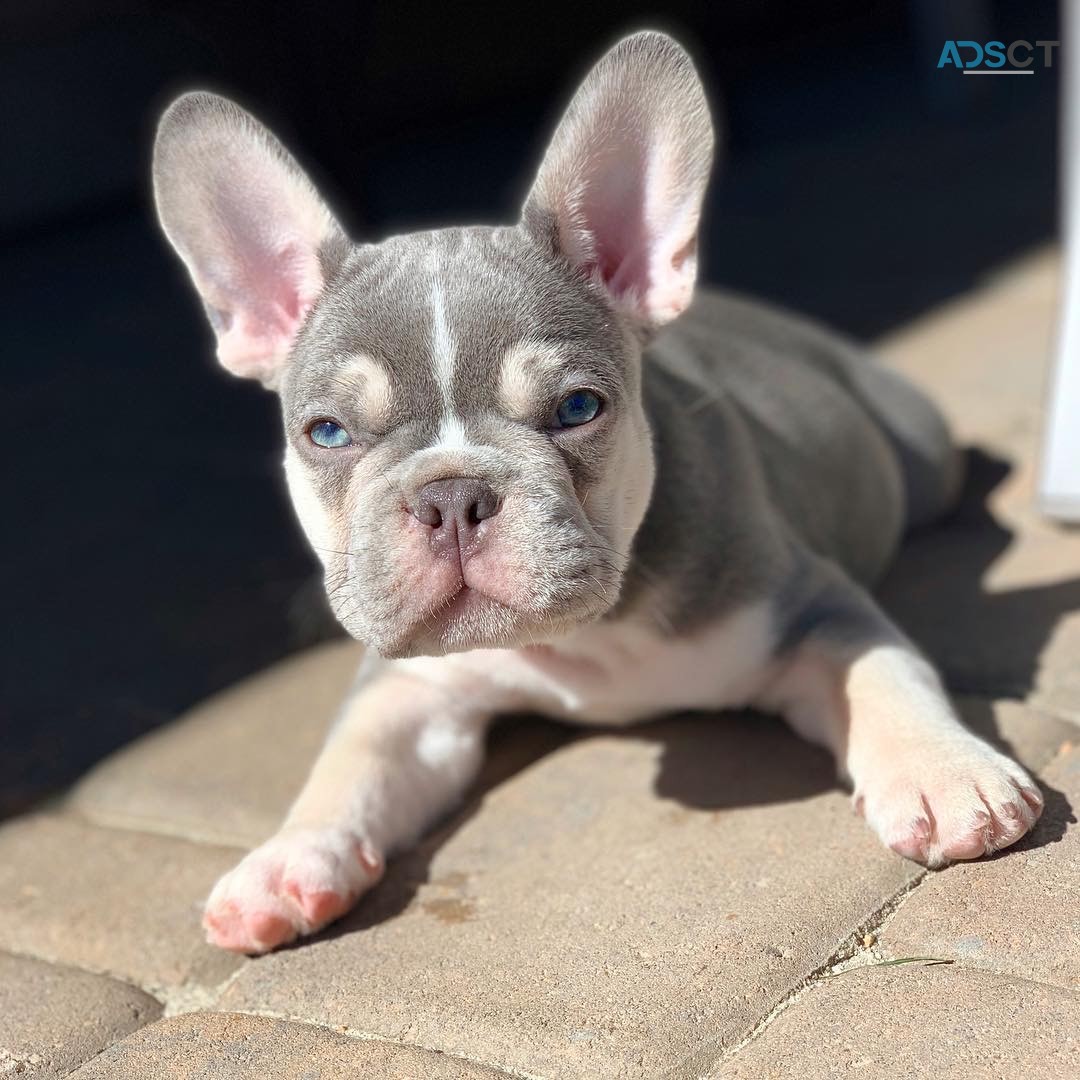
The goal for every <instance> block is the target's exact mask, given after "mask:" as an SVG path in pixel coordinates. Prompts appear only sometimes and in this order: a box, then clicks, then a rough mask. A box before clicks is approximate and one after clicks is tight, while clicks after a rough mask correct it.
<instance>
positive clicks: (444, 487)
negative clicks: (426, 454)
mask: <svg viewBox="0 0 1080 1080" xmlns="http://www.w3.org/2000/svg"><path fill="white" fill-rule="evenodd" d="M411 509H412V515H413V517H414V518H416V520H417V521H419V522H421V523H422V524H424V525H427V526H429V527H430V528H431V532H432V535H431V539H432V541H433V542H434V543H435V544H437V545H440V546H441V545H447V546H450V545H456V546H457V547H459V548H465V547H467V546H468V545H469V544H470V543H472V542H473V541H474V540H476V539H477V537H478V534H479V532H480V526H481V525H482V523H483V522H485V521H487V520H488V518H493V517H494V516H495V515H496V514H497V513H498V512H499V497H498V496H497V495H496V494H495V492H494V491H493V490H492V489H491V487H490V485H488V484H485V483H484V481H483V480H474V479H470V478H468V477H461V476H455V477H452V478H451V479H449V480H434V481H432V482H431V483H430V484H425V485H424V486H423V487H422V488H421V489H420V493H419V494H418V495H417V497H416V500H415V502H414V503H413V505H412V507H411Z"/></svg>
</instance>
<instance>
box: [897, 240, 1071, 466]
mask: <svg viewBox="0 0 1080 1080" xmlns="http://www.w3.org/2000/svg"><path fill="white" fill-rule="evenodd" d="M1060 264H1061V260H1060V254H1059V252H1058V251H1057V249H1055V248H1046V249H1043V250H1041V251H1038V252H1035V253H1033V254H1032V255H1030V256H1029V257H1027V258H1024V259H1020V260H1017V261H1016V262H1015V263H1013V264H1011V265H1010V266H1009V267H1007V268H1006V269H1005V270H1003V271H1001V272H999V273H997V274H995V275H993V276H991V277H990V278H988V279H987V280H986V281H985V282H984V283H983V285H982V287H981V288H978V289H974V290H972V291H971V292H970V293H968V294H967V295H965V296H960V297H958V298H956V299H955V300H952V301H950V302H949V303H947V304H943V305H942V306H941V307H939V308H936V309H934V310H933V311H931V312H929V313H928V314H927V315H924V316H923V317H921V318H919V319H916V320H914V321H913V322H911V323H909V324H908V325H907V326H905V327H903V328H902V329H901V330H899V331H898V332H896V333H893V334H890V335H889V336H888V337H887V338H886V339H884V340H883V341H881V342H879V343H878V344H877V346H876V349H877V352H878V353H879V354H880V355H881V356H882V357H883V358H884V359H885V360H886V361H887V362H888V363H889V365H890V366H891V367H893V368H895V369H896V370H898V371H901V372H903V373H904V374H905V375H906V376H908V377H909V378H910V379H912V380H913V381H915V382H916V383H918V384H919V385H921V386H923V387H924V388H925V389H926V390H927V391H928V392H929V393H930V394H931V395H932V396H933V398H934V400H935V401H936V402H937V403H938V405H939V406H940V407H941V408H942V409H944V411H945V413H946V415H947V416H948V418H949V421H950V423H951V425H952V427H953V430H954V431H955V433H956V435H957V438H958V439H959V441H960V442H961V443H964V444H967V443H978V444H979V445H981V446H986V447H990V448H993V449H995V450H997V451H999V452H1001V453H1004V454H1007V455H1009V456H1016V457H1019V456H1026V455H1027V454H1028V451H1029V450H1030V449H1031V447H1032V445H1033V443H1034V441H1035V440H1036V439H1037V438H1038V436H1039V432H1040V430H1041V424H1042V410H1043V402H1044V398H1045V393H1046V384H1047V365H1048V360H1049V357H1050V356H1051V355H1052V350H1053V347H1054V341H1055V335H1056V332H1057V319H1058V309H1057V305H1058V300H1059V284H1060Z"/></svg>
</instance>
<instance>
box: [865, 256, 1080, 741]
mask: <svg viewBox="0 0 1080 1080" xmlns="http://www.w3.org/2000/svg"><path fill="white" fill-rule="evenodd" d="M1057 292H1058V259H1057V256H1056V254H1055V253H1054V252H1045V253H1042V254H1039V255H1036V256H1033V257H1032V258H1030V259H1028V260H1025V261H1023V262H1022V263H1020V264H1019V265H1018V266H1016V267H1014V268H1012V269H1010V270H1009V271H1008V272H1006V273H1005V274H1002V275H1001V276H1000V277H999V278H998V279H997V280H995V281H992V282H991V283H989V284H988V285H987V286H986V287H985V288H983V289H981V290H977V291H975V292H973V293H972V294H970V295H969V296H967V297H963V298H961V299H959V300H957V301H955V302H953V303H951V304H947V305H945V306H944V307H943V308H942V309H940V310H938V311H936V312H934V313H932V314H931V315H929V316H927V317H925V318H924V319H921V320H919V321H917V322H916V323H915V324H913V326H911V327H910V328H908V329H906V330H904V331H903V332H901V333H900V334H898V335H896V336H895V337H893V338H891V339H889V341H888V342H886V343H885V344H884V346H883V349H882V351H883V353H884V355H885V356H886V358H887V359H888V361H889V362H890V363H891V364H892V366H894V367H896V368H898V369H900V370H902V371H904V372H905V373H906V374H908V375H909V376H910V377H912V378H913V379H915V381H916V382H918V383H919V384H921V385H922V386H923V387H924V388H926V389H927V390H928V391H929V392H930V393H931V395H932V396H933V397H934V399H935V400H936V401H937V402H938V403H939V404H940V405H942V406H943V407H944V408H945V409H946V411H947V412H948V413H949V415H950V417H951V419H952V422H953V423H954V425H955V429H956V431H957V434H958V436H959V438H960V440H961V442H963V443H964V444H975V445H977V446H980V447H982V448H984V450H988V451H990V452H991V455H992V457H987V456H986V455H985V454H984V455H982V456H980V458H979V459H978V460H976V461H975V462H974V468H973V470H972V474H971V476H970V478H969V483H968V485H967V488H966V497H965V499H964V501H963V504H962V506H961V508H960V510H959V512H958V513H957V514H956V515H954V516H953V518H952V519H951V520H949V521H948V522H946V523H945V524H944V525H943V526H942V527H941V528H937V529H934V530H932V531H929V532H926V533H924V534H922V535H920V536H917V537H914V538H912V539H911V540H910V541H909V543H908V544H907V545H906V547H905V549H904V551H903V552H902V554H901V556H900V559H899V560H898V562H897V565H896V566H895V568H894V569H893V570H892V572H891V573H890V574H889V576H888V578H887V579H886V581H885V583H884V584H883V587H882V589H881V596H882V600H883V602H884V604H885V606H886V607H887V608H888V609H889V610H890V611H891V612H892V613H893V614H894V615H895V617H896V618H897V619H898V620H899V621H900V623H901V624H902V625H903V626H904V627H905V629H907V630H908V632H909V633H910V634H911V635H912V636H913V637H914V638H915V639H916V641H918V642H919V643H920V644H921V645H922V646H923V647H924V648H926V650H927V651H928V652H929V653H930V655H931V656H932V657H933V658H934V659H935V660H936V661H937V662H938V663H939V664H940V665H941V667H942V668H943V670H944V672H945V675H946V678H947V679H948V681H949V684H950V685H951V686H952V687H953V688H954V689H955V690H957V691H961V692H969V693H980V694H984V695H988V696H1017V697H1027V698H1029V699H1030V700H1031V701H1033V702H1035V703H1037V704H1039V705H1040V706H1042V707H1043V708H1045V709H1047V710H1050V711H1053V712H1055V713H1058V714H1060V715H1062V716H1067V717H1070V718H1072V719H1074V720H1078V721H1080V661H1078V659H1077V658H1078V657H1080V530H1077V529H1075V528H1072V529H1070V528H1066V527H1064V526H1060V525H1056V524H1054V523H1053V522H1051V521H1049V520H1047V519H1045V518H1043V517H1042V516H1041V515H1040V514H1039V513H1038V509H1037V506H1036V481H1037V461H1038V455H1039V448H1040V439H1041V434H1042V417H1043V401H1044V397H1045V393H1046V383H1047V371H1048V365H1049V360H1050V356H1051V349H1052V346H1053V341H1054V333H1055V320H1056V318H1057V311H1056V303H1057Z"/></svg>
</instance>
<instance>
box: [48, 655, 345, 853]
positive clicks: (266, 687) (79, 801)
mask: <svg viewBox="0 0 1080 1080" xmlns="http://www.w3.org/2000/svg"><path fill="white" fill-rule="evenodd" d="M362 655H363V650H362V648H361V647H360V646H359V645H357V644H356V643H355V642H352V641H337V642H333V643H331V644H328V645H323V646H320V647H319V648H316V649H312V650H309V651H307V652H304V653H301V654H299V655H298V656H296V657H293V658H291V659H289V660H287V661H284V662H283V663H280V664H276V665H275V666H274V667H272V668H270V669H269V670H268V671H266V672H263V673H261V674H259V675H256V676H254V677H252V678H250V679H246V680H245V681H244V682H242V683H239V684H238V685H237V686H235V687H232V688H231V689H229V690H227V691H225V692H224V693H221V694H217V695H216V696H214V697H213V698H211V699H210V700H208V701H206V702H204V703H203V704H202V705H200V706H198V707H197V708H195V709H193V710H192V711H191V712H189V713H188V714H187V715H186V716H185V717H184V718H183V719H182V720H180V721H178V722H177V723H174V724H170V725H168V726H167V727H165V728H162V729H161V730H159V731H155V732H152V733H151V734H149V735H146V736H144V737H143V738H141V739H138V740H136V741H135V742H133V743H132V744H131V745H130V746H127V747H125V748H124V749H123V750H121V751H120V752H119V753H116V754H113V755H112V756H111V757H109V758H108V759H106V760H105V761H104V762H102V763H101V764H100V765H99V766H97V768H95V769H93V770H91V772H90V773H89V774H88V775H87V776H86V777H85V778H84V779H83V780H82V781H81V782H80V783H79V784H77V785H76V786H75V788H74V789H73V791H72V793H71V795H70V796H69V798H68V800H67V803H68V806H69V807H70V808H72V809H74V810H76V811H78V812H79V813H80V814H82V815H84V816H85V817H87V818H89V819H90V820H93V821H96V822H99V823H102V824H107V825H121V826H125V827H129V828H138V829H143V830H147V831H150V832H158V833H165V834H168V835H173V836H185V837H189V838H191V839H196V840H204V841H207V842H209V843H216V844H233V845H236V846H238V847H252V846H254V845H255V844H257V843H259V842H260V841H262V840H264V839H266V837H267V836H269V835H270V834H271V833H272V832H273V831H274V830H275V829H276V828H277V826H278V825H279V823H280V821H281V816H282V814H283V813H284V811H285V809H286V808H287V807H288V805H289V804H290V803H291V802H292V800H293V798H294V797H295V795H296V793H297V792H298V791H299V790H300V785H301V784H302V783H303V781H304V778H305V777H306V776H307V772H308V770H309V768H310V766H311V763H312V761H313V760H314V759H315V755H316V753H317V752H318V749H319V746H320V744H321V743H322V739H323V736H324V734H325V732H326V729H327V727H328V725H329V724H330V722H331V721H332V720H333V718H334V715H335V714H336V712H337V709H338V707H339V706H340V704H341V702H342V701H343V700H344V698H345V695H346V693H347V691H348V688H349V686H350V685H351V683H352V680H353V678H354V677H355V675H356V670H357V668H358V666H359V664H360V658H361V656H362Z"/></svg>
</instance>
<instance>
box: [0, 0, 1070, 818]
mask: <svg viewBox="0 0 1080 1080" xmlns="http://www.w3.org/2000/svg"><path fill="white" fill-rule="evenodd" d="M643 26H658V27H661V28H664V29H667V30H669V31H671V32H673V33H675V34H676V35H677V36H678V37H680V38H681V40H682V41H683V42H684V43H685V44H686V45H687V47H688V48H689V49H690V50H691V52H692V53H693V54H694V56H695V58H696V59H697V61H698V63H699V66H700V68H701V71H702V74H703V76H704V78H705V80H706V83H707V84H708V86H709V88H710V90H711V92H712V94H713V96H714V100H715V101H716V106H717V107H716V112H717V115H718V118H722V126H723V128H724V132H725V134H724V143H725V148H724V152H723V161H722V169H721V170H720V172H719V173H718V179H717V182H716V183H715V184H714V186H713V188H712V191H711V195H710V200H709V206H708V209H707V215H706V222H705V243H704V264H703V272H704V278H705V280H707V281H710V282H714V283H720V284H723V285H726V286H729V287H732V288H736V289H740V290H744V291H749V292H753V293H757V294H759V295H762V296H766V297H770V298H772V299H774V300H778V301H781V302H783V303H786V304H789V305H791V306H794V307H796V308H800V309H802V310H804V311H807V312H810V313H812V314H814V315H817V316H819V317H820V318H823V319H825V320H827V321H829V322H831V323H833V324H835V325H836V326H837V327H839V328H841V329H843V330H846V331H848V332H849V333H851V334H854V335H856V336H858V337H861V338H872V337H874V336H875V335H878V334H881V333H882V332H883V331H886V330H888V329H889V328H890V327H892V326H895V325H897V324H899V323H902V322H904V321H905V320H907V319H910V318H912V317H913V316H915V315H917V314H918V313H919V312H920V311H923V310H924V309H926V308H927V307H929V306H932V305H934V304H937V303H939V302H940V301H942V300H944V299H946V298H948V297H949V296H951V295H954V294H956V293H958V292H961V291H963V290H966V289H967V288H969V287H970V286H971V285H972V284H973V283H974V282H975V281H976V280H978V278H979V277H980V276H981V275H983V274H985V273H986V272H987V271H989V270H991V269H992V268H993V267H995V266H996V265H998V264H999V263H1001V262H1002V261H1004V260H1007V259H1009V258H1010V257H1012V256H1013V255H1015V254H1017V253H1019V252H1021V251H1023V250H1025V249H1027V248H1029V247H1030V246H1032V245H1034V244H1036V243H1038V242H1040V241H1044V240H1046V239H1047V238H1049V237H1051V236H1052V235H1053V234H1054V231H1055V227H1056V224H1055V219H1056V203H1055V199H1056V191H1055V187H1056V177H1055V134H1056V123H1057V117H1056V96H1057V70H1056V69H1054V70H1052V71H1043V70H1039V71H1038V72H1037V74H1036V75H1035V76H1033V77H1022V78H998V79H994V78H965V77H962V76H961V75H960V74H959V73H958V72H956V71H954V70H948V69H946V70H942V71H938V70H937V69H936V63H937V58H938V56H939V54H940V51H941V46H942V43H943V41H944V40H945V39H947V38H971V39H975V40H987V39H992V38H997V39H1000V40H1003V41H1005V42H1009V41H1012V40H1014V39H1016V38H1024V39H1027V40H1030V41H1034V40H1036V39H1056V38H1057V37H1058V36H1059V34H1058V25H1057V8H1056V5H1055V4H1054V3H1051V2H1040V0H1014V2H1005V0H999V2H993V0H921V2H919V0H909V2H900V0H893V2H884V0H882V2H874V0H816V2H814V3H806V2H805V0H803V2H796V0H738V2H737V0H727V2H719V0H715V2H712V3H704V4H689V3H683V4H667V5H662V4H659V5H657V4H654V5H639V4H634V3H626V4H621V5H615V4H609V5H601V4H597V5H589V4H587V3H584V2H582V0H577V2H572V3H567V2H564V0H536V2H533V3H530V4H514V3H512V2H506V0H504V2H501V3H483V4H471V5H462V4H451V3H440V4H418V3H410V2H407V0H399V2H396V3H393V2H371V3H365V2H364V0H355V2H352V3H340V4H339V3H334V2H332V0H324V2H322V3H319V4H312V5H310V6H308V7H305V6H304V5H302V4H299V3H297V2H296V0H289V2H277V0H274V2H270V3H245V4H241V3H235V2H232V0H191V2H185V0H165V2H160V3H154V4H148V3H144V4H137V3H132V2H124V0H97V2H96V3H91V2H88V0H25V2H22V3H7V4H5V5H3V6H2V7H0V195H2V198H0V234H2V246H0V296H2V305H3V306H2V315H3V334H2V337H0V343H2V344H0V348H2V349H3V377H4V381H3V384H2V385H3V389H2V391H0V401H2V402H3V406H4V407H3V416H4V419H5V434H6V436H7V438H6V440H5V443H6V445H7V446H8V447H9V449H8V451H7V453H6V454H5V460H6V462H7V463H8V465H7V469H6V477H7V479H6V489H7V490H6V492H5V498H4V500H3V504H2V505H3V507H4V510H3V534H2V535H3V546H2V549H0V565H3V567H4V572H5V579H4V583H3V586H2V588H3V592H2V596H3V604H4V608H3V610H4V615H5V618H4V637H5V640H4V644H3V649H2V656H3V660H2V669H0V670H2V681H3V688H2V697H0V709H2V713H0V755H2V756H0V760H2V761H3V762H4V763H5V765H6V767H5V769H4V781H5V783H4V785H3V787H2V788H0V814H2V813H4V812H12V811H14V810H16V809H19V808H22V807H24V806H26V805H27V804H28V803H29V802H30V801H32V800H33V799H35V798H38V797H40V796H42V795H43V794H46V793H48V792H49V791H51V790H55V789H56V788H58V787H59V786H61V785H62V784H64V783H66V782H68V781H70V780H71V779H72V778H73V777H74V776H76V775H77V774H78V773H79V772H81V771H82V770H83V769H85V768H86V767H87V766H88V765H89V764H91V763H92V762H93V761H95V760H96V759H97V758H99V757H101V756H102V755H103V754H105V753H107V752H108V751H109V750H111V749H113V748H114V747H116V746H118V745H119V744H121V743H123V742H124V741H126V740H128V739H130V738H132V737H133V736H135V735H136V734H138V733H140V732H142V731H145V730H147V729H149V728H151V727H153V726H155V725H157V724H160V723H162V722H164V721H166V720H168V719H170V718H171V717H173V716H175V715H176V714H177V713H178V712H179V711H181V710H182V709H183V708H185V707H186V706H188V705H190V704H191V703H193V702H195V701H197V700H198V699H199V698H201V697H204V696H205V695H206V694H208V693H210V692H211V691H213V690H215V689H218V688H220V687H222V686H225V685H227V684H229V683H230V682H232V681H234V680H236V679H237V678H239V677H241V676H243V675H245V674H247V673H249V672H252V671H255V670H257V669H259V668H261V667H263V666H265V665H266V664H268V663H270V662H271V661H273V660H275V659H276V658H278V657H280V656H282V655H284V654H286V653H288V652H291V651H293V650H295V649H297V648H299V647H301V646H303V645H305V644H308V643H310V642H312V641H315V640H318V639H319V638H320V637H325V636H326V635H328V634H331V633H334V632H335V631H334V629H333V626H332V624H330V623H329V622H328V620H327V617H326V616H325V614H324V611H323V608H322V607H321V604H320V600H319V589H318V582H317V579H316V577H315V564H314V562H313V560H312V559H311V557H310V556H309V555H308V553H307V551H306V549H305V545H304V543H303V540H302V538H301V536H300V534H299V530H298V528H297V526H296V525H295V523H294V521H293V517H292V513H291V510H290V508H289V505H288V503H287V500H286V498H285V494H284V489H283V483H282V479H281V476H280V464H279V459H280V457H281V437H280V433H279V426H278V417H277V411H276V403H275V400H274V398H273V397H272V396H271V395H269V394H267V393H265V392H263V391H261V390H260V389H258V388H257V387H256V386H254V385H249V384H245V383H241V382H239V381H236V380H232V379H230V378H229V377H228V376H226V375H225V374H224V373H223V372H220V371H219V370H218V369H217V367H216V366H215V364H214V362H213V360H212V358H211V352H212V346H211V338H210V332H209V329H208V328H207V327H206V326H205V325H204V323H203V319H202V314H201V311H200V309H199V307H198V304H197V302H196V300H195V296H194V293H193V292H192V291H191V290H190V288H189V287H188V284H187V281H186V278H185V277H184V274H183V271H182V268H181V266H180V264H179V262H178V261H177V260H176V259H175V258H174V257H173V255H172V254H171V252H170V251H168V250H167V248H166V246H165V244H164V241H163V240H162V239H161V237H160V235H159V234H158V233H157V231H156V227H155V225H154V222H153V215H152V210H151V207H150V205H149V199H148V182H147V181H148V171H149V170H148V160H149V148H150V144H151V140H152V134H153V127H154V122H155V118H156V116H157V115H158V113H159V112H160V110H161V109H162V108H163V107H164V105H165V104H166V103H167V102H168V101H169V100H170V98H171V97H172V96H173V95H174V94H176V93H177V92H179V91H181V90H183V89H187V88H190V87H193V86H209V87H212V88H215V89H218V90H221V91H224V92H226V93H229V94H232V95H233V96H235V97H237V98H238V99H239V100H240V101H241V102H243V103H244V104H246V105H247V106H248V107H250V108H251V109H253V110H254V111H255V112H256V113H257V114H258V115H260V116H261V117H263V118H264V119H265V120H266V121H267V122H268V123H269V124H270V125H271V126H272V127H273V128H274V129H275V130H276V131H277V132H278V133H279V134H280V135H281V137H282V138H283V139H284V141H285V142H286V143H287V144H289V145H290V146H291V147H292V148H293V149H294V150H295V151H296V153H297V154H298V156H299V157H300V158H301V160H302V161H303V162H304V163H305V164H306V165H307V166H308V167H309V169H310V170H311V171H312V173H313V175H314V176H315V178H316V180H317V181H318V182H319V183H320V184H321V185H322V186H323V189H324V191H325V192H326V193H327V194H328V196H329V197H330V199H331V201H332V202H333V203H334V204H335V205H336V206H337V207H338V208H339V209H340V211H341V216H342V219H343V220H344V221H345V222H347V223H349V224H350V225H351V226H352V228H353V230H354V232H355V234H356V235H357V236H362V237H365V238H378V237H380V236H383V235H385V234H386V233H389V232H392V231H398V230H401V229H406V228H415V227H428V226H432V225H437V224H452V223H464V222H471V221H506V220H512V219H513V218H514V216H515V214H516V210H517V207H518V205H519V203H520V200H521V197H522V195H523V193H524V191H525V188H526V186H527V183H528V180H529V178H530V175H531V171H532V169H533V168H534V167H535V165H536V162H537V160H538V157H539V154H540V152H541V150H542V147H543V145H544V142H545V139H546V137H547V135H548V134H549V132H550V129H551V125H552V124H553V122H554V120H555V118H556V116H557V113H558V110H559V109H560V108H561V106H562V104H563V103H564V102H565V100H566V98H567V96H568V94H569V92H570V91H571V89H572V87H573V85H574V84H575V82H576V80H577V79H578V78H580V76H581V75H582V74H583V73H584V71H585V69H586V68H587V66H588V64H589V63H590V62H591V61H592V60H593V59H594V58H595V57H596V56H598V54H599V53H600V52H601V51H602V50H603V49H604V48H605V47H606V46H607V45H609V44H610V43H611V42H612V41H613V40H614V39H615V38H616V37H617V36H619V35H620V34H622V33H624V32H627V31H629V30H633V29H637V28H640V27H643Z"/></svg>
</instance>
